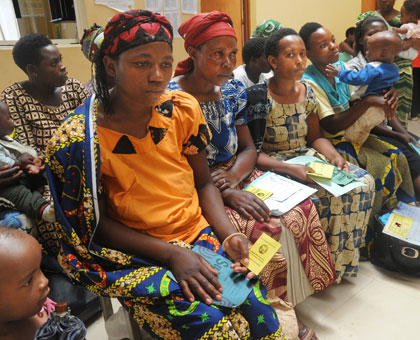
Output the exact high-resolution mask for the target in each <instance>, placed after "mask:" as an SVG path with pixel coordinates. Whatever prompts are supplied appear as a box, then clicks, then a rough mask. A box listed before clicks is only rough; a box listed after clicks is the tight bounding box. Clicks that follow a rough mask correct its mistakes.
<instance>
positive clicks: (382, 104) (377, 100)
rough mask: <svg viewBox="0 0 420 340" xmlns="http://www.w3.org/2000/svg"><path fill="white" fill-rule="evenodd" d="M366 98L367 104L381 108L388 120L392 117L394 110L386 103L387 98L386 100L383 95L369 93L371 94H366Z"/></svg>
mask: <svg viewBox="0 0 420 340" xmlns="http://www.w3.org/2000/svg"><path fill="white" fill-rule="evenodd" d="M366 100H367V101H368V104H369V105H370V106H375V107H379V108H381V109H383V110H384V112H385V117H386V118H387V119H388V120H392V119H394V112H395V111H394V110H393V109H392V107H391V106H390V105H389V104H388V101H389V100H387V99H386V98H385V96H378V95H371V96H367V97H366Z"/></svg>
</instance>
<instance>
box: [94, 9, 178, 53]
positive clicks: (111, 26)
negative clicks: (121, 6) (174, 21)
mask: <svg viewBox="0 0 420 340" xmlns="http://www.w3.org/2000/svg"><path fill="white" fill-rule="evenodd" d="M154 41H165V42H168V43H169V44H171V43H172V26H171V24H170V22H169V21H168V19H166V17H164V16H163V15H160V14H159V13H153V12H150V11H145V10H138V9H135V10H131V11H127V12H123V13H118V14H115V15H114V16H113V17H112V18H111V19H110V20H109V22H108V24H107V25H106V27H105V36H104V40H103V42H102V45H101V46H102V50H103V53H104V54H105V55H109V56H117V55H119V54H121V53H122V52H124V51H126V50H128V49H130V48H133V47H136V46H138V45H143V44H147V43H150V42H154Z"/></svg>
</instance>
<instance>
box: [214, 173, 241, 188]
mask: <svg viewBox="0 0 420 340" xmlns="http://www.w3.org/2000/svg"><path fill="white" fill-rule="evenodd" d="M211 178H212V179H213V183H214V185H215V186H216V187H217V188H218V189H219V190H220V191H223V190H225V189H227V188H232V187H234V186H235V185H237V184H238V180H237V179H236V178H235V176H233V175H232V174H231V173H230V172H229V171H226V170H222V169H217V170H215V171H213V172H212V173H211Z"/></svg>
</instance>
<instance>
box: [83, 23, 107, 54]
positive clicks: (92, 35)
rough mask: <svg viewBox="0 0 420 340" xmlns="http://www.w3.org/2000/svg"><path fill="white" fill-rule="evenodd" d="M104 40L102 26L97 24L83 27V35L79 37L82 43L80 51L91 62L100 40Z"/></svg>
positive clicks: (99, 45) (100, 42)
mask: <svg viewBox="0 0 420 340" xmlns="http://www.w3.org/2000/svg"><path fill="white" fill-rule="evenodd" d="M103 40H104V28H103V27H102V26H99V25H97V24H93V25H92V26H90V27H88V28H85V30H84V33H83V37H82V39H80V44H81V45H82V51H83V54H84V55H85V57H86V58H87V59H88V60H89V61H90V62H93V57H94V56H95V53H96V51H97V50H99V48H100V47H101V44H102V41H103Z"/></svg>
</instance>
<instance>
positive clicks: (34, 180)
mask: <svg viewBox="0 0 420 340" xmlns="http://www.w3.org/2000/svg"><path fill="white" fill-rule="evenodd" d="M13 129H14V124H13V120H12V119H11V118H10V113H9V108H8V106H7V105H6V104H5V103H3V102H0V168H1V167H4V166H9V167H11V168H12V167H15V166H18V167H19V168H20V170H21V171H22V172H23V173H24V175H23V176H21V177H20V179H19V181H17V182H16V183H15V184H12V185H9V186H8V187H5V188H1V189H0V197H3V198H5V199H7V200H9V201H10V202H12V203H13V204H14V205H15V208H16V210H18V211H19V212H21V213H24V214H26V215H28V217H29V218H32V219H38V220H39V219H43V220H45V221H48V222H54V220H55V216H54V207H53V205H52V204H51V203H48V202H47V201H46V200H45V199H44V198H43V197H42V195H41V193H39V192H38V191H32V190H31V189H36V188H37V187H39V186H41V185H42V184H46V180H45V179H44V178H42V176H41V173H42V172H43V171H44V169H45V165H44V159H43V157H39V156H38V155H37V153H36V151H35V150H34V149H32V148H31V147H29V146H25V145H22V144H20V143H18V142H17V141H15V140H14V139H12V138H11V137H9V135H10V134H11V133H12V132H13ZM40 180H41V182H40Z"/></svg>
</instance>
